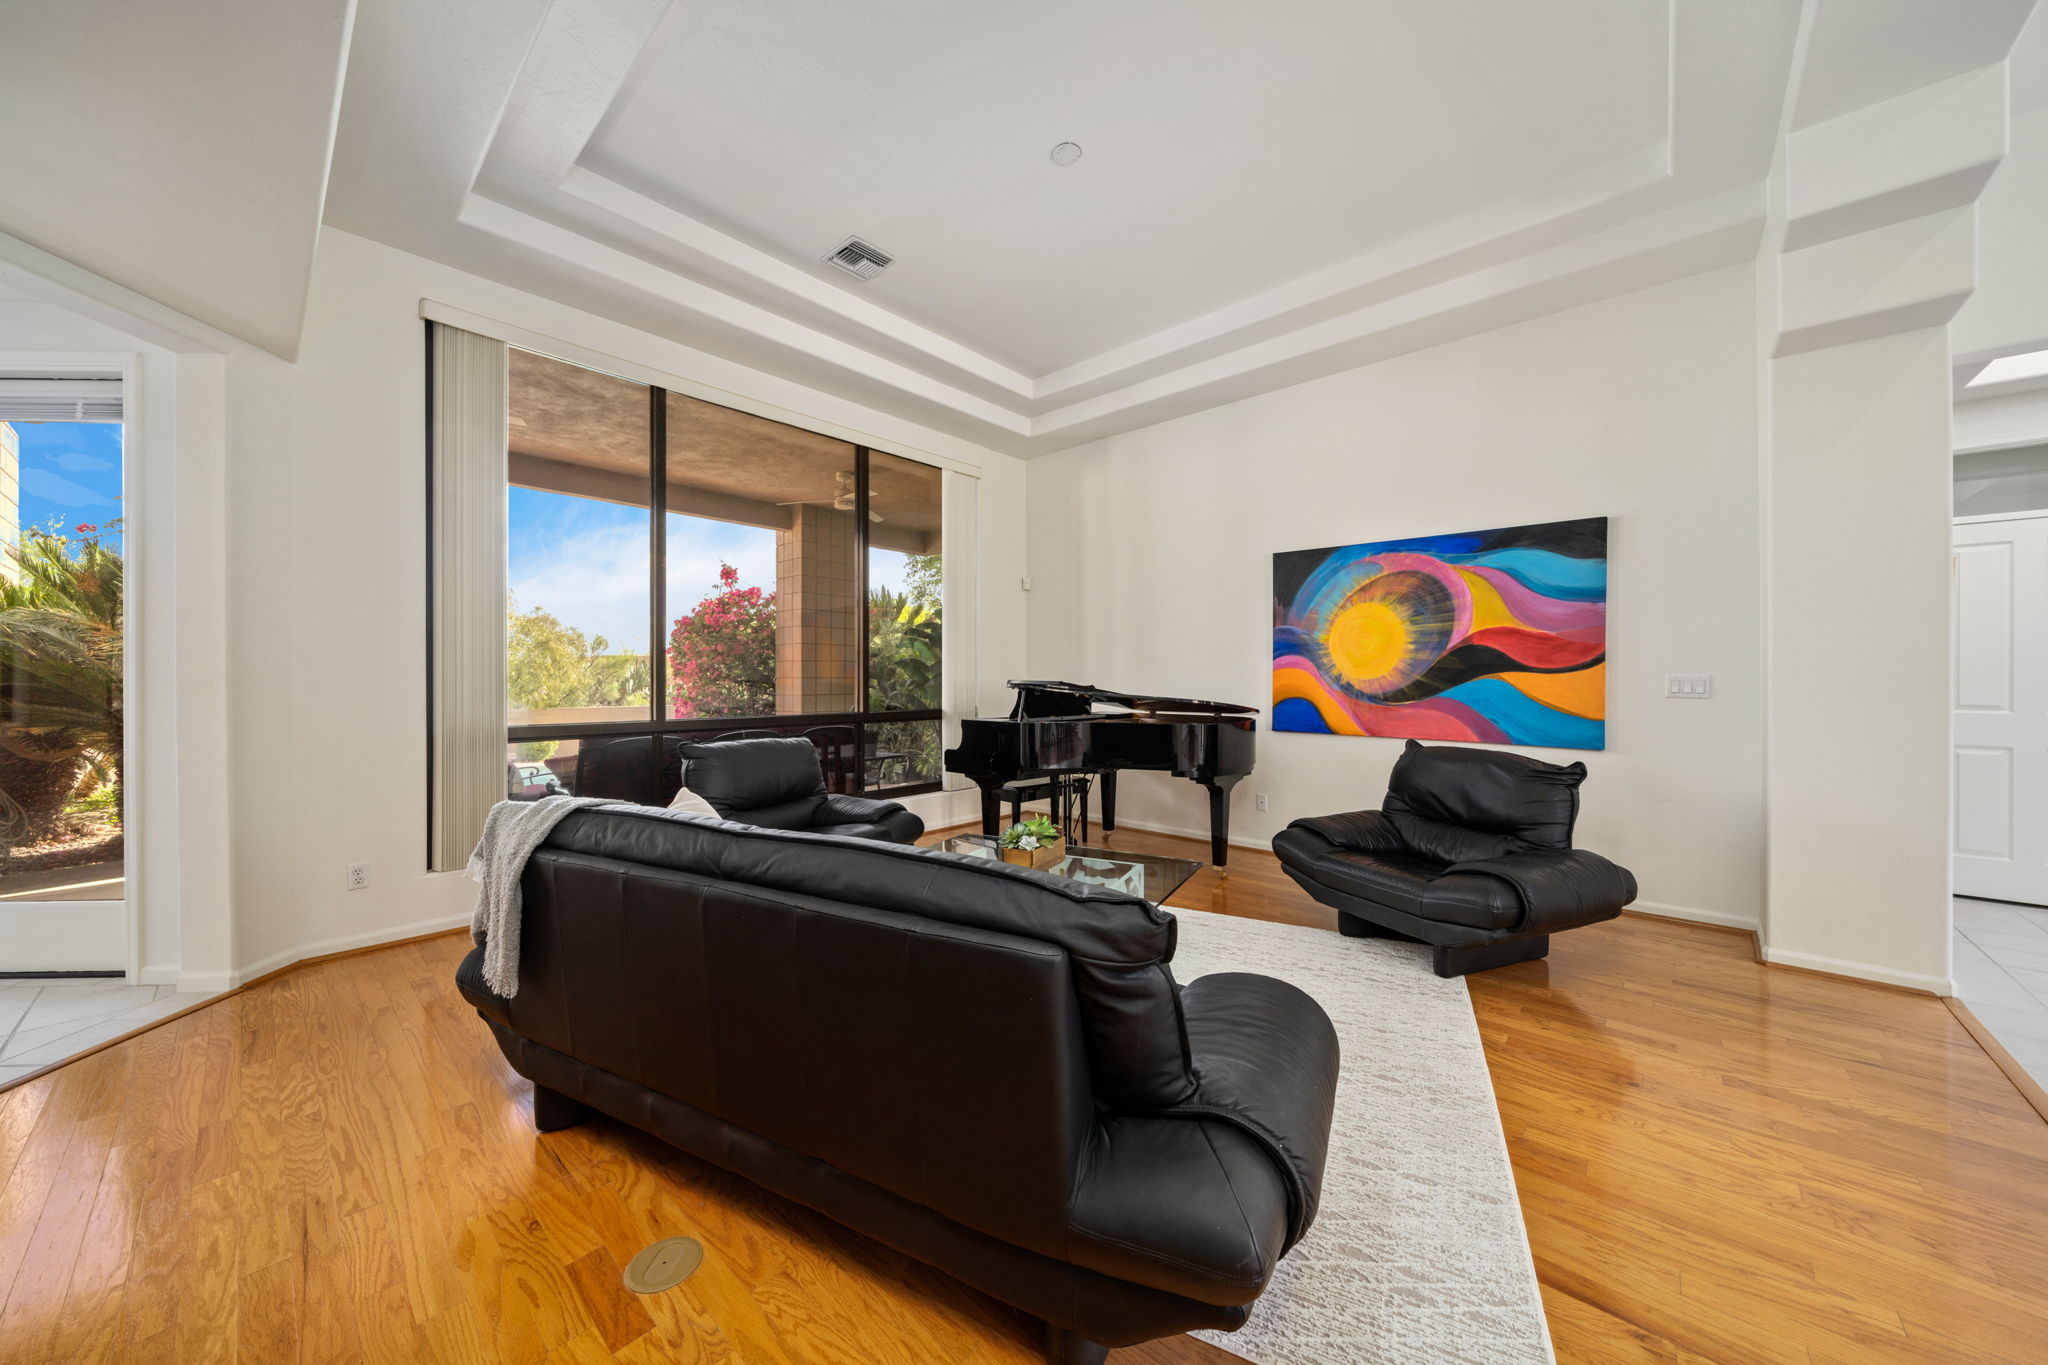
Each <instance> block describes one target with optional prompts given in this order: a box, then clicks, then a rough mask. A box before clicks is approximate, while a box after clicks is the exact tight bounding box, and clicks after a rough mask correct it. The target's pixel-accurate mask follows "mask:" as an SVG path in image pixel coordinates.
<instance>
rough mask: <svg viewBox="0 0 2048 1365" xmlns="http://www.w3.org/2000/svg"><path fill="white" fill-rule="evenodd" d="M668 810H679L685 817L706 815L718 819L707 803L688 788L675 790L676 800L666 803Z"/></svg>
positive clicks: (717, 815)
mask: <svg viewBox="0 0 2048 1365" xmlns="http://www.w3.org/2000/svg"><path fill="white" fill-rule="evenodd" d="M668 808H669V809H670V810H679V811H681V812H683V814H685V815H708V816H710V817H711V818H712V819H714V820H717V819H719V818H720V816H719V814H718V812H717V811H715V810H713V809H711V803H710V802H709V801H706V800H705V799H704V798H703V797H701V796H699V795H697V793H695V792H693V791H691V790H690V789H689V788H688V787H678V788H676V799H675V800H673V801H671V802H669V803H668Z"/></svg>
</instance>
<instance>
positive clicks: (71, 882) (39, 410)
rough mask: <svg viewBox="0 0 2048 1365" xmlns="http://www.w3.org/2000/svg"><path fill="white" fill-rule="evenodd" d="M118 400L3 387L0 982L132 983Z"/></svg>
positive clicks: (2, 379) (8, 383) (11, 373)
mask: <svg viewBox="0 0 2048 1365" xmlns="http://www.w3.org/2000/svg"><path fill="white" fill-rule="evenodd" d="M123 389H124V381H123V377H122V375H121V374H120V373H118V372H108V371H105V370H80V369H67V368H64V367H62V366H60V365H51V366H46V367H33V368H28V367H15V368H10V369H8V370H5V371H0V915H4V916H5V922H6V924H7V926H8V933H7V935H6V940H7V941H6V944H5V947H4V948H0V975H20V974H28V973H35V974H38V975H48V974H51V973H58V974H64V973H79V974H92V975H106V974H115V975H122V974H125V973H126V972H127V970H128V968H129V961H128V959H129V956H130V944H129V938H130V935H129V924H128V907H127V899H128V868H127V844H128V839H127V828H126V827H127V809H126V806H127V803H126V800H125V792H126V790H127V787H128V783H127V780H126V779H127V777H128V773H127V760H126V753H127V749H128V743H127V721H126V707H125V693H126V670H127V663H128V654H129V651H128V649H127V642H126V623H127V588H128V584H127V576H126V573H125V566H126V559H127V554H126V550H127V532H128V526H127V519H126V498H125V489H126V475H127V468H126V464H127V461H126V458H125V457H126V451H127V445H128V443H127V440H126V430H125V426H124V421H125V405H124V402H123Z"/></svg>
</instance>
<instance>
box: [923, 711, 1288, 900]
mask: <svg viewBox="0 0 2048 1365" xmlns="http://www.w3.org/2000/svg"><path fill="white" fill-rule="evenodd" d="M1010 686H1012V687H1014V688H1016V689H1017V701H1016V705H1014V706H1013V707H1011V709H1010V714H1009V717H1008V719H1005V720H983V719H979V718H977V719H972V720H962V721H961V722H960V747H959V748H957V749H948V750H946V771H947V772H949V773H959V774H961V775H962V776H964V777H971V778H973V779H974V781H975V784H976V785H977V786H979V787H980V788H981V828H982V832H983V833H985V834H995V833H996V832H997V830H998V821H999V820H1000V819H1001V803H1000V801H999V800H998V798H997V795H996V793H997V792H998V791H999V790H1000V789H1001V788H1003V787H1005V786H1007V785H1009V784H1011V783H1013V782H1017V781H1020V780H1024V779H1029V778H1034V777H1057V776H1059V775H1061V774H1080V773H1095V774H1098V775H1099V776H1100V778H1101V781H1102V828H1103V829H1104V830H1105V831H1108V830H1113V829H1115V828H1116V775H1117V773H1119V772H1121V771H1122V770H1124V769H1126V768H1136V769H1141V770H1144V771H1149V772H1167V773H1172V774H1173V775H1174V776H1176V777H1185V778H1187V779H1188V780H1189V781H1191V782H1196V783H1199V784H1200V785H1202V786H1204V787H1206V788H1208V790H1209V852H1210V861H1212V862H1213V863H1215V865H1216V866H1217V867H1224V866H1226V865H1227V864H1228V863H1229V861H1230V789H1231V788H1232V787H1234V786H1236V785H1237V782H1238V780H1239V779H1240V778H1242V777H1244V776H1245V775H1246V774H1247V773H1249V772H1251V770H1252V752H1253V747H1254V741H1255V740H1256V739H1257V737H1258V722H1256V721H1254V720H1253V719H1251V718H1252V717H1253V716H1255V715H1257V714H1258V708H1257V707H1255V706H1233V705H1232V704H1230V703H1229V702H1221V701H1193V700H1190V699H1188V698H1185V697H1150V696H1141V695H1137V694H1134V693H1130V692H1112V691H1110V690H1109V689H1107V688H1103V687H1095V686H1092V685H1090V684H1087V683H1070V682H1028V681H1027V682H1019V681H1014V680H1013V681H1012V682H1011V683H1010ZM1098 706H1107V707H1116V708H1121V709H1118V710H1112V711H1098V710H1097V709H1096V708H1097V707H1098Z"/></svg>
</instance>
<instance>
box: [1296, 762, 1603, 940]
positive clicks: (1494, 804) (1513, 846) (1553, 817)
mask: <svg viewBox="0 0 2048 1365" xmlns="http://www.w3.org/2000/svg"><path fill="white" fill-rule="evenodd" d="M1585 779H1586V765H1585V764H1583V763H1572V764H1568V765H1565V766H1562V767H1560V766H1559V765H1557V764H1555V763H1544V762H1541V761H1539V760H1537V759H1533V758H1529V757H1527V756H1526V755H1523V754H1509V753H1501V752H1499V751H1497V750H1493V749H1465V748H1456V749H1453V748H1431V747H1427V746H1425V745H1422V744H1418V743H1416V742H1415V741H1413V740H1410V741H1409V742H1408V748H1407V751H1406V752H1405V753H1403V754H1402V755H1401V757H1400V759H1399V760H1398V761H1397V762H1396V763H1395V764H1394V773H1393V777H1392V779H1391V780H1390V781H1389V783H1388V785H1387V798H1386V801H1385V803H1384V805H1383V806H1382V808H1381V809H1379V810H1361V811H1353V812H1351V813H1350V814H1348V815H1317V816H1310V817H1308V818H1305V819H1301V820H1296V821H1295V822H1294V823H1293V824H1291V825H1289V826H1288V827H1287V828H1286V829H1283V830H1281V831H1280V833H1279V834H1277V835H1275V836H1274V838H1273V852H1275V853H1276V854H1278V855H1279V856H1280V863H1281V866H1283V867H1285V868H1286V869H1287V875H1288V876H1290V877H1292V878H1294V880H1295V881H1297V882H1299V883H1300V884H1301V886H1302V889H1303V890H1305V891H1307V892H1308V893H1309V894H1310V895H1311V896H1314V897H1315V898H1316V899H1317V900H1319V901H1321V902H1322V903H1323V904H1324V905H1327V906H1330V907H1332V908H1333V909H1335V910H1336V911H1337V927H1338V929H1339V930H1340V931H1342V932H1343V933H1344V934H1346V935H1349V936H1350V937H1352V938H1405V939H1412V940H1415V941H1418V942H1422V943H1427V944H1430V945H1431V946H1432V947H1434V948H1435V949H1436V953H1435V966H1436V974H1437V975H1438V976H1463V975H1465V974H1466V973H1467V972H1477V971H1484V970H1485V969H1487V968H1489V967H1505V966H1508V965H1509V964H1511V963H1515V962H1531V961H1534V960H1535V959H1537V958H1539V957H1542V956H1543V955H1544V954H1546V953H1548V952H1549V951H1550V936H1551V935H1552V934H1554V933H1558V932H1560V931H1562V930H1565V929H1576V928H1579V927H1580V926H1581V925H1586V924H1596V923H1598V922H1599V921H1601V920H1605V919H1613V918H1614V917H1615V916H1616V915H1618V914H1620V913H1621V911H1622V907H1623V906H1625V905H1627V904H1628V903H1629V902H1630V901H1632V900H1634V899H1635V895H1636V879H1635V878H1634V877H1632V876H1630V875H1629V873H1628V870H1627V869H1626V868H1622V867H1617V866H1615V865H1614V864H1613V863H1611V862H1608V861H1607V859H1605V858H1603V857H1601V856H1600V855H1599V854H1597V853H1587V852H1585V851H1584V850H1582V849H1574V848H1573V847H1572V824H1573V822H1574V821H1576V820H1577V819H1578V814H1579V784H1580V783H1581V782H1583V781H1585Z"/></svg>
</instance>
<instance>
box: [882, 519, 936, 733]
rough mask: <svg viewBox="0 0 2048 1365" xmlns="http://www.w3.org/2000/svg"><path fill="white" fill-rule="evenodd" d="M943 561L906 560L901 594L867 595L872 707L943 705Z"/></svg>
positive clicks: (930, 558)
mask: <svg viewBox="0 0 2048 1365" xmlns="http://www.w3.org/2000/svg"><path fill="white" fill-rule="evenodd" d="M943 586H944V585H943V579H942V577H941V570H940V559H939V556H937V555H908V556H906V557H905V563H904V573H903V591H902V592H900V593H897V592H891V591H890V590H889V589H887V588H874V589H871V590H870V591H869V593H868V707H869V709H870V710H875V711H922V710H926V709H929V708H931V707H935V706H937V705H939V702H940V697H939V689H940V668H939V660H940V651H941V636H942V634H943V627H942V622H941V620H940V601H941V589H942V587H943Z"/></svg>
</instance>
